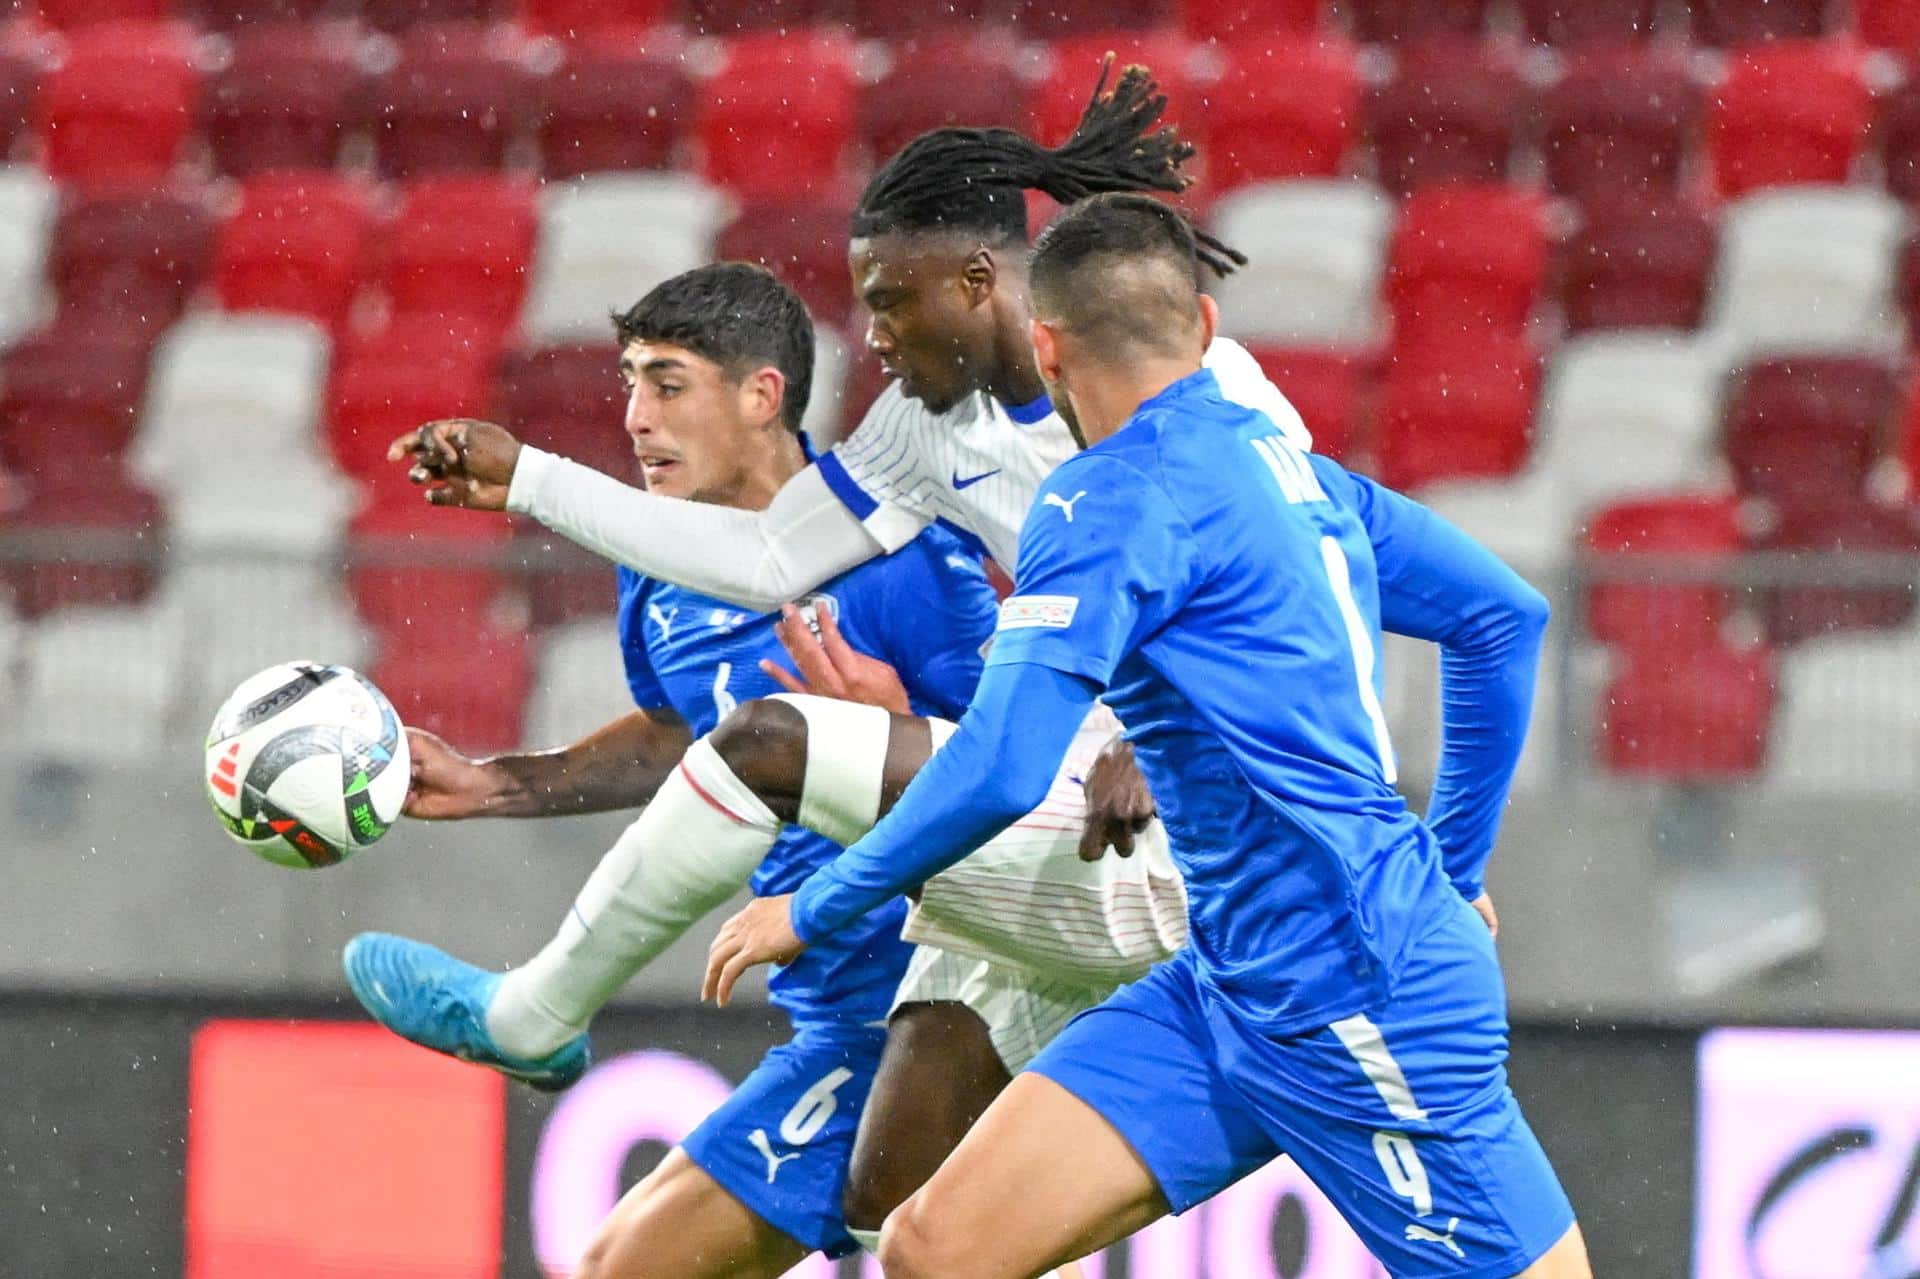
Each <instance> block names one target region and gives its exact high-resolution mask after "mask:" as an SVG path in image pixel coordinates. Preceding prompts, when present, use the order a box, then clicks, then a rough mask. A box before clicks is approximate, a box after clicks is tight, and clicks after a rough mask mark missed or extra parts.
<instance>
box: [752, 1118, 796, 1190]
mask: <svg viewBox="0 0 1920 1279" xmlns="http://www.w3.org/2000/svg"><path fill="white" fill-rule="evenodd" d="M747 1144H748V1145H750V1146H752V1147H753V1148H754V1149H755V1150H757V1151H759V1152H760V1157H761V1158H762V1159H764V1160H766V1161H767V1184H768V1185H769V1186H771V1185H772V1184H773V1179H774V1178H775V1177H777V1176H779V1175H780V1165H781V1164H786V1163H792V1162H793V1161H794V1160H796V1159H798V1158H799V1157H800V1156H801V1155H803V1154H805V1153H806V1152H805V1151H802V1150H796V1151H794V1152H793V1153H792V1154H790V1155H776V1154H774V1153H773V1143H772V1142H771V1141H768V1140H767V1130H766V1129H765V1128H755V1129H754V1130H753V1131H752V1132H750V1133H748V1134H747Z"/></svg>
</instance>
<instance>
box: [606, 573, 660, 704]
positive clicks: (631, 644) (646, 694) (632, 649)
mask: <svg viewBox="0 0 1920 1279" xmlns="http://www.w3.org/2000/svg"><path fill="white" fill-rule="evenodd" d="M615 572H616V573H617V574H618V577H619V590H620V608H619V613H618V617H619V621H620V660H621V662H622V664H623V665H624V666H625V667H626V673H627V689H628V691H629V692H631V693H632V694H633V704H634V705H635V706H637V707H639V708H640V709H641V710H643V711H657V710H659V709H660V708H661V707H663V706H670V705H672V703H671V702H669V701H668V700H667V690H666V688H665V687H664V686H663V685H662V684H661V683H660V677H659V676H658V675H656V674H655V673H654V670H653V659H652V658H650V657H648V656H647V596H648V595H650V594H651V593H652V591H653V583H652V582H651V581H650V580H648V579H647V578H644V577H642V576H640V575H639V574H638V573H636V572H634V571H633V570H632V569H628V568H622V569H616V570H615Z"/></svg>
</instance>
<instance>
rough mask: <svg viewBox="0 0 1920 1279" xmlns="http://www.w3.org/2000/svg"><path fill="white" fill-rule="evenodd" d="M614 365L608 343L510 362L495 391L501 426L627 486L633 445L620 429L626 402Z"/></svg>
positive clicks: (515, 358)
mask: <svg viewBox="0 0 1920 1279" xmlns="http://www.w3.org/2000/svg"><path fill="white" fill-rule="evenodd" d="M617 360H618V356H617V353H616V352H615V351H614V349H613V344H612V343H610V342H596V343H593V344H591V345H585V346H556V347H547V348H545V349H544V350H539V351H531V352H527V353H525V354H521V355H510V356H508V357H507V358H506V360H505V361H503V362H502V364H501V368H500V379H499V383H498V385H497V388H496V402H497V406H498V407H497V411H498V412H499V414H500V421H501V423H502V425H504V426H506V427H507V428H508V429H510V430H511V431H513V433H514V434H515V435H517V436H519V437H520V438H521V439H523V440H526V441H527V442H528V443H531V444H534V445H537V446H538V447H540V448H543V449H546V450H548V451H549V452H553V453H560V454H563V455H564V456H566V457H570V458H572V459H573V460H574V461H576V462H579V463H582V464H583V465H586V466H591V467H593V468H594V469H595V470H597V471H604V472H605V473H606V474H608V475H611V476H614V477H615V478H616V479H621V480H628V481H631V480H632V479H633V478H634V462H633V441H632V440H630V439H629V438H628V437H627V434H626V431H625V430H624V429H623V427H622V423H623V422H624V420H625V418H626V403H627V402H626V394H625V393H624V392H623V391H622V390H621V389H620V382H619V378H618V372H617V368H616V364H617Z"/></svg>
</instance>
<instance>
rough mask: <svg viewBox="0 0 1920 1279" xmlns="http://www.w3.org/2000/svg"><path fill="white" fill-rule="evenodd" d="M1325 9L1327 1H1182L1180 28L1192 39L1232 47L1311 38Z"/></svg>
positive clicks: (1317, 28) (1318, 27)
mask: <svg viewBox="0 0 1920 1279" xmlns="http://www.w3.org/2000/svg"><path fill="white" fill-rule="evenodd" d="M1325 7H1326V5H1325V0H1214V2H1213V3H1209V0H1180V29H1181V30H1182V31H1185V32H1186V33H1187V39H1189V40H1213V41H1217V42H1218V43H1219V44H1220V45H1221V46H1222V47H1224V48H1231V47H1232V46H1234V45H1236V44H1239V43H1241V42H1243V41H1250V40H1263V39H1266V38H1267V37H1269V36H1278V35H1281V34H1289V35H1303V36H1304V35H1311V34H1313V33H1314V32H1316V31H1318V30H1319V29H1320V24H1321V10H1322V9H1324V8H1325Z"/></svg>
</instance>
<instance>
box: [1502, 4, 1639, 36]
mask: <svg viewBox="0 0 1920 1279" xmlns="http://www.w3.org/2000/svg"><path fill="white" fill-rule="evenodd" d="M1658 7H1659V6H1658V5H1657V4H1656V2H1655V0H1520V23H1521V26H1522V27H1523V28H1524V30H1525V31H1526V33H1527V38H1528V39H1529V40H1537V41H1539V42H1540V43H1541V44H1551V45H1559V46H1562V47H1567V46H1572V45H1582V44H1585V45H1595V46H1599V45H1618V44H1625V43H1626V42H1628V41H1630V40H1641V39H1644V38H1646V36H1647V34H1648V33H1649V32H1651V31H1652V30H1653V24H1654V19H1655V15H1656V11H1657V9H1658Z"/></svg>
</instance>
